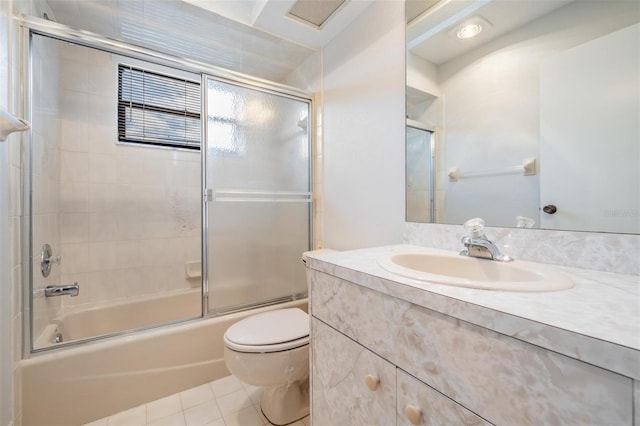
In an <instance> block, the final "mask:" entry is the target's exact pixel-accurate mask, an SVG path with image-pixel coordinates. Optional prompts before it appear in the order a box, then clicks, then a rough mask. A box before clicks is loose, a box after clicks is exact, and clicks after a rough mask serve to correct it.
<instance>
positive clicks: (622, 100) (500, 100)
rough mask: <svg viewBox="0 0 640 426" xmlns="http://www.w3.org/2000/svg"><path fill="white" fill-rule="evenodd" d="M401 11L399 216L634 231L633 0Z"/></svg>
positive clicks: (452, 2) (492, 2)
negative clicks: (403, 114) (402, 203)
mask: <svg viewBox="0 0 640 426" xmlns="http://www.w3.org/2000/svg"><path fill="white" fill-rule="evenodd" d="M406 14H407V139H406V143H407V150H406V152H407V159H406V173H407V179H406V183H407V187H406V195H407V197H406V199H407V211H406V216H407V221H410V222H432V223H446V224H461V223H463V222H464V221H465V220H467V219H469V218H472V217H482V218H483V219H485V221H486V223H487V225H489V226H500V227H525V228H530V227H533V228H542V229H559V230H575V231H592V232H615V233H633V234H638V233H640V83H639V77H638V76H640V3H638V2H637V1H635V0H633V1H624V0H602V1H600V0H593V1H584V0H573V1H571V0H550V1H539V0H520V1H514V0H440V1H437V0H407V2H406ZM418 130H420V131H422V133H426V134H427V136H424V135H422V136H423V137H418V136H417V134H419V131H418Z"/></svg>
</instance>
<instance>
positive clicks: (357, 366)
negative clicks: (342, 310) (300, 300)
mask: <svg viewBox="0 0 640 426" xmlns="http://www.w3.org/2000/svg"><path fill="white" fill-rule="evenodd" d="M311 321H312V322H311V330H312V336H313V344H312V360H313V361H312V377H313V380H312V398H313V399H312V407H313V412H312V422H313V425H314V426H335V425H349V426H355V425H379V426H390V425H394V424H397V425H402V426H404V425H406V426H412V425H423V426H427V425H450V424H456V425H465V426H483V425H489V424H490V423H488V422H485V421H484V420H483V419H482V418H480V417H478V416H476V415H475V414H473V413H471V412H470V411H469V410H466V409H465V408H464V407H462V406H460V405H459V404H457V403H455V402H454V401H452V400H450V399H449V398H447V397H445V396H443V395H441V394H440V393H438V392H437V391H436V390H434V389H433V388H431V387H429V386H427V385H426V384H424V383H422V382H420V381H419V380H418V379H416V378H415V377H413V376H411V375H409V374H408V373H406V372H405V371H402V370H401V369H399V368H397V367H396V366H395V365H393V364H391V363H390V362H388V361H386V360H384V359H382V358H381V357H379V356H378V355H376V354H375V353H373V352H371V351H369V350H368V349H366V348H365V347H363V346H362V345H360V344H358V343H356V342H354V341H353V340H351V339H350V338H348V337H347V336H345V335H343V334H342V333H340V332H338V331H336V330H334V329H333V328H331V327H329V326H328V325H326V324H324V323H322V322H321V321H319V320H317V319H315V318H312V320H311Z"/></svg>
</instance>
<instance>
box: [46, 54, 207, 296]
mask: <svg viewBox="0 0 640 426" xmlns="http://www.w3.org/2000/svg"><path fill="white" fill-rule="evenodd" d="M56 43H59V45H60V51H61V53H62V62H63V65H62V71H61V75H60V88H61V94H60V99H61V114H60V135H61V160H60V163H61V174H60V212H61V215H60V235H61V251H60V254H61V256H62V263H61V265H60V266H61V272H62V278H61V279H62V282H63V283H66V284H70V283H73V282H78V284H79V285H80V296H78V297H74V298H64V299H63V303H64V304H65V305H67V304H79V303H86V302H105V301H112V300H114V299H118V298H124V297H131V296H139V295H145V294H155V293H157V292H164V291H171V290H177V289H181V288H190V287H197V286H199V285H200V279H198V278H196V279H187V277H186V272H185V262H186V261H199V260H200V229H201V226H200V209H201V204H200V153H199V152H188V151H180V150H173V149H163V148H154V147H149V146H144V147H140V146H131V145H125V144H118V143H116V142H117V102H116V101H117V64H118V58H116V57H114V56H112V55H110V54H108V53H105V52H101V51H97V50H93V49H88V48H85V47H82V46H77V45H72V44H68V43H62V42H56Z"/></svg>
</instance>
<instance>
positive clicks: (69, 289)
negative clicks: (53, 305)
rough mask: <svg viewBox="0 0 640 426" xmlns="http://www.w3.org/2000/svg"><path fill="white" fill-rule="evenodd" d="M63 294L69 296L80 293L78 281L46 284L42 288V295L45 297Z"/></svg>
mask: <svg viewBox="0 0 640 426" xmlns="http://www.w3.org/2000/svg"><path fill="white" fill-rule="evenodd" d="M65 294H68V295H69V296H71V297H75V296H77V295H78V294H80V286H79V285H78V283H73V285H48V286H46V287H45V288H44V295H45V296H46V297H53V296H64V295H65Z"/></svg>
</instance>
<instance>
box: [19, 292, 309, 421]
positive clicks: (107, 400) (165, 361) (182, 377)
mask: <svg viewBox="0 0 640 426" xmlns="http://www.w3.org/2000/svg"><path fill="white" fill-rule="evenodd" d="M307 303H308V301H307V299H301V300H298V301H295V302H288V303H284V304H280V305H273V306H268V307H264V308H260V309H255V310H251V311H245V312H239V313H235V314H229V315H225V316H221V317H216V318H210V319H197V320H193V321H190V322H187V323H182V324H178V325H172V326H166V327H163V328H158V329H154V330H148V331H144V332H139V333H135V334H130V335H124V336H119V337H113V338H108V339H104V340H101V341H96V342H91V343H86V344H83V345H78V346H77V347H68V348H61V349H59V350H56V351H53V352H49V353H43V354H38V355H34V356H33V357H32V358H30V359H27V360H24V361H22V413H23V415H22V423H23V424H24V425H47V426H53V425H65V426H70V425H77V424H83V423H87V422H90V421H93V420H96V419H99V418H102V417H105V416H108V415H111V414H114V413H117V412H119V411H122V410H125V409H128V408H132V407H135V406H137V405H140V404H142V403H145V402H149V401H153V400H155V399H158V398H161V397H163V396H166V395H170V394H173V393H176V392H179V391H182V390H185V389H188V388H191V387H194V386H197V385H200V384H203V383H207V382H210V381H212V380H215V379H218V378H221V377H224V376H226V375H228V374H229V372H228V370H227V368H226V366H225V364H224V350H223V349H224V345H223V340H222V337H223V335H224V332H225V331H226V329H227V328H228V327H229V326H230V325H231V324H233V323H235V322H236V321H238V320H240V319H242V318H245V317H247V316H249V315H252V314H254V313H257V312H262V311H266V310H271V309H277V308H284V307H300V308H301V309H303V310H305V311H307ZM105 309H108V310H114V309H115V310H116V311H117V312H120V313H121V315H122V317H121V318H122V320H123V323H124V324H128V326H127V328H132V326H131V323H125V322H124V321H128V320H130V318H129V319H127V318H126V317H128V316H130V315H131V316H133V317H134V318H139V317H143V315H139V314H140V311H138V309H143V310H144V309H146V308H145V307H142V306H141V305H138V304H135V303H134V304H121V306H115V305H113V306H108V307H106V308H105ZM105 309H99V308H95V309H91V310H87V311H86V312H82V313H76V314H74V315H69V316H68V317H67V318H64V317H62V318H60V322H59V323H57V326H58V327H59V331H60V332H62V333H63V336H64V333H68V339H78V338H83V337H81V336H87V335H93V334H94V331H92V330H90V329H89V328H88V327H87V325H89V324H94V325H95V324H97V325H98V326H100V327H102V325H101V320H100V318H101V317H102V316H103V315H105ZM111 313H113V311H112V312H111ZM109 317H110V316H109ZM65 319H66V320H67V322H66V324H65ZM109 321H111V319H109ZM109 321H107V322H109ZM110 324H111V323H110ZM143 326H144V325H143ZM109 327H111V325H109ZM107 328H108V327H107ZM107 328H103V329H101V330H102V331H100V332H101V333H105V332H108V331H105V330H107Z"/></svg>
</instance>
